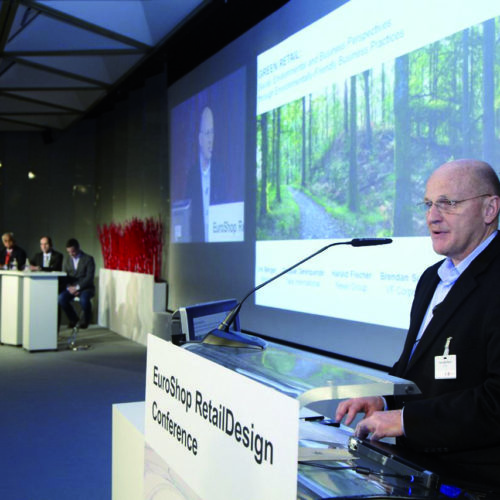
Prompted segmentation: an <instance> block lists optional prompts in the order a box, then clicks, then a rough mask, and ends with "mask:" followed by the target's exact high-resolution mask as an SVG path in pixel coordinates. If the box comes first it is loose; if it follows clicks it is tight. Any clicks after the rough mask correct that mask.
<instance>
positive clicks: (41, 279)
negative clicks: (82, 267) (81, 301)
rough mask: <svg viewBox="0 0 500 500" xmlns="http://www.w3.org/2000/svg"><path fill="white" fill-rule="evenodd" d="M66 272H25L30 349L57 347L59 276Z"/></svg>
mask: <svg viewBox="0 0 500 500" xmlns="http://www.w3.org/2000/svg"><path fill="white" fill-rule="evenodd" d="M65 275H66V273H62V272H52V273H47V272H32V273H24V274H23V276H22V279H23V322H22V323H23V329H22V331H23V339H22V343H23V347H24V348H25V349H27V350H28V351H42V350H50V349H52V350H55V349H57V294H58V277H59V276H65Z"/></svg>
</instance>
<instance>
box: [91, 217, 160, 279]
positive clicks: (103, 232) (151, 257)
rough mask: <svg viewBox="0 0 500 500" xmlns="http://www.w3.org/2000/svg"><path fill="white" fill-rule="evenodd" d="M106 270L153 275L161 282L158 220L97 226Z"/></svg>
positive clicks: (151, 218) (133, 220)
mask: <svg viewBox="0 0 500 500" xmlns="http://www.w3.org/2000/svg"><path fill="white" fill-rule="evenodd" d="M97 232H98V234H99V240H100V242H101V251H102V256H103V259H104V267H105V268H106V269H118V270H120V271H132V272H135V273H143V274H152V275H153V276H154V278H155V281H160V274H161V265H162V257H163V223H162V221H161V218H160V217H158V218H154V217H149V218H147V219H144V220H140V219H137V218H135V217H134V218H133V219H132V220H130V221H126V222H124V223H123V224H116V223H114V222H111V223H110V224H108V225H106V224H104V225H102V226H97Z"/></svg>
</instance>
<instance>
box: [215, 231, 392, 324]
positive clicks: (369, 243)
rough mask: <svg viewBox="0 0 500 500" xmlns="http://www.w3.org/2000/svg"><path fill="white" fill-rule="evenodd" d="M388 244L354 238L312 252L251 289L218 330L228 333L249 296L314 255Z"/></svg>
mask: <svg viewBox="0 0 500 500" xmlns="http://www.w3.org/2000/svg"><path fill="white" fill-rule="evenodd" d="M389 243H392V239H391V238H354V239H352V240H351V241H338V242H335V243H330V244H328V245H326V246H324V247H323V248H320V249H319V250H317V251H316V252H314V253H312V254H311V255H309V256H307V257H305V258H304V259H302V260H301V261H299V262H297V263H295V264H293V265H292V266H290V267H287V268H286V269H284V270H283V271H281V272H280V273H278V274H276V275H275V276H272V277H271V278H269V279H268V280H267V281H264V282H263V283H261V284H260V285H257V286H256V287H255V288H253V289H252V290H250V291H249V292H248V293H247V294H246V295H245V296H244V297H243V299H242V300H241V301H240V302H239V303H238V304H237V305H236V307H234V308H233V309H232V310H231V311H229V314H228V315H227V316H226V317H225V318H224V321H222V323H221V324H220V325H219V326H218V330H222V331H224V332H228V331H229V329H230V328H231V325H232V324H233V322H234V320H235V319H236V316H238V314H239V312H240V310H241V306H242V305H243V303H244V302H245V300H247V299H248V297H250V295H252V294H254V293H255V292H256V291H257V290H260V289H261V288H262V287H264V286H266V285H268V284H269V283H271V282H272V281H274V280H276V279H278V278H280V277H281V276H283V275H284V274H287V273H289V272H290V271H292V270H293V269H295V268H296V267H298V266H300V265H301V264H304V262H307V261H308V260H309V259H312V258H313V257H316V255H318V254H320V253H322V252H324V251H325V250H328V249H329V248H331V247H335V246H338V245H351V246H353V247H367V246H375V245H387V244H389Z"/></svg>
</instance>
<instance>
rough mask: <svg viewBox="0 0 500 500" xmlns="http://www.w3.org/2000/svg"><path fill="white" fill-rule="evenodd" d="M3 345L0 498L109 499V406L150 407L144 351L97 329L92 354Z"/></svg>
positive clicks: (88, 338)
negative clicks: (138, 404) (146, 402)
mask: <svg viewBox="0 0 500 500" xmlns="http://www.w3.org/2000/svg"><path fill="white" fill-rule="evenodd" d="M61 333H62V335H63V337H66V338H63V339H61V340H60V342H59V350H58V351H57V352H32V353H29V352H27V351H25V350H24V349H22V348H20V347H12V346H6V345H0V430H1V433H2V435H1V438H0V499H2V500H66V499H68V500H69V499H71V500H79V499H82V500H83V499H85V500H101V499H102V500H109V499H110V498H111V405H112V404H113V403H121V402H129V401H141V400H144V389H145V371H146V348H145V347H144V346H142V345H139V344H136V343H134V342H131V341H129V340H127V339H125V338H123V337H120V336H119V335H116V334H114V333H112V332H110V331H109V330H105V329H101V328H99V327H96V326H92V327H90V329H89V330H87V331H85V332H81V333H80V338H79V342H80V343H88V344H90V345H91V349H89V350H87V351H76V352H74V351H69V350H66V346H67V337H68V336H69V334H70V331H69V330H66V331H62V332H61Z"/></svg>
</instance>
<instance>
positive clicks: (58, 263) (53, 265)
mask: <svg viewBox="0 0 500 500" xmlns="http://www.w3.org/2000/svg"><path fill="white" fill-rule="evenodd" d="M62 263H63V255H62V253H60V252H57V251H56V250H51V255H50V261H49V266H48V267H43V252H38V253H36V254H35V255H34V256H33V258H32V259H31V264H32V265H33V266H38V267H39V268H40V269H41V270H42V271H61V270H62Z"/></svg>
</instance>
